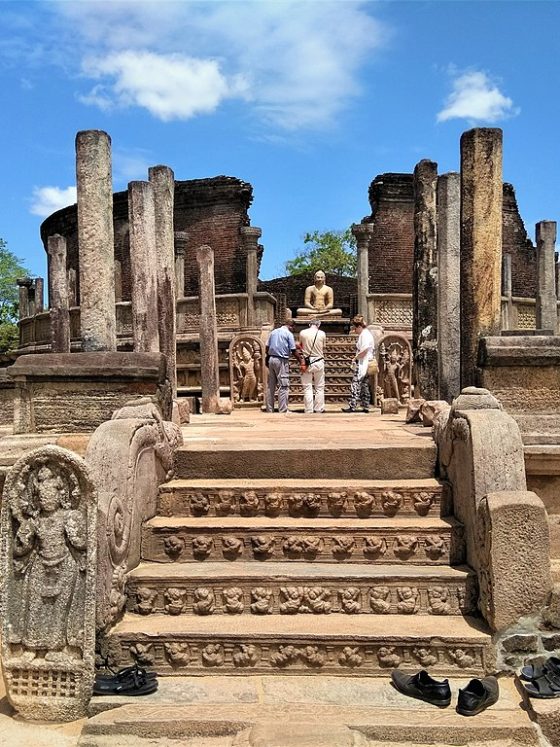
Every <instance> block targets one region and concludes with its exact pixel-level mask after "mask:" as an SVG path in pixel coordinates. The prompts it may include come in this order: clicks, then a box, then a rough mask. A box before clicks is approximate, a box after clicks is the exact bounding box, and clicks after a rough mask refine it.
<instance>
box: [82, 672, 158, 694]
mask: <svg viewBox="0 0 560 747" xmlns="http://www.w3.org/2000/svg"><path fill="white" fill-rule="evenodd" d="M118 674H119V673H117V675H115V676H114V677H112V678H110V677H107V678H105V679H102V678H99V677H96V679H95V682H94V683H93V694H94V695H150V694H151V693H155V691H156V690H157V689H158V681H157V679H156V677H155V675H154V674H153V673H152V676H148V675H146V674H138V673H137V672H136V671H132V672H130V674H129V676H128V677H122V676H121V679H117V676H118Z"/></svg>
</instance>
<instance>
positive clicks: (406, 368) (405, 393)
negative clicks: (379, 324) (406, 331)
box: [379, 335, 411, 404]
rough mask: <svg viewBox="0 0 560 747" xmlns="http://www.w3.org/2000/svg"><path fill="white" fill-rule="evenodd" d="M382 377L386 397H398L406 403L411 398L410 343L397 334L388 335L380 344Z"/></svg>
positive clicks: (383, 392)
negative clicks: (399, 337)
mask: <svg viewBox="0 0 560 747" xmlns="http://www.w3.org/2000/svg"><path fill="white" fill-rule="evenodd" d="M379 358H380V364H381V365H380V374H381V375H380V379H381V385H382V386H381V388H382V394H383V398H384V399H391V398H394V399H397V400H398V401H399V402H400V403H401V404H406V403H407V402H408V400H409V399H410V361H411V358H410V350H409V344H408V342H407V341H406V340H405V338H402V341H401V340H399V339H397V336H396V335H393V336H390V335H388V336H386V337H385V338H384V339H382V341H381V343H380V345H379Z"/></svg>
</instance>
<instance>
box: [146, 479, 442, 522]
mask: <svg viewBox="0 0 560 747" xmlns="http://www.w3.org/2000/svg"><path fill="white" fill-rule="evenodd" d="M446 504H447V490H446V487H445V486H444V485H442V484H440V483H438V482H437V480H434V479H427V480H362V481H354V482H351V481H349V480H322V481H321V482H320V483H318V482H317V480H252V481H251V482H249V481H247V480H172V481H170V482H168V483H165V484H163V485H162V486H161V487H160V489H159V496H158V513H159V514H160V515H163V516H200V517H204V516H231V515H236V516H238V515H240V516H272V517H273V516H288V515H289V516H293V517H296V518H297V517H301V516H307V517H310V518H311V517H316V516H333V517H339V516H345V517H354V516H356V517H357V518H368V517H369V516H395V515H398V516H403V515H411V516H416V517H417V516H439V515H440V512H441V508H442V505H443V507H444V511H443V513H444V514H445V513H446V510H445V509H446V508H447V506H446Z"/></svg>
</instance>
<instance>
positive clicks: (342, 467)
mask: <svg viewBox="0 0 560 747" xmlns="http://www.w3.org/2000/svg"><path fill="white" fill-rule="evenodd" d="M338 416H340V417H341V418H342V417H343V416H342V413H339V414H338ZM275 417H276V418H278V426H281V425H282V424H284V423H285V422H286V421H285V416H281V415H278V414H277V415H276V416H275ZM300 417H301V418H302V420H297V426H298V427H299V428H301V429H305V428H306V427H307V426H306V423H305V422H304V420H303V418H304V416H303V415H302V416H299V415H297V414H295V415H293V416H292V418H293V419H294V420H295V419H297V418H300ZM317 417H325V418H329V420H330V422H331V423H332V418H333V417H335V416H329V415H325V416H317ZM345 417H347V418H354V419H355V420H353V421H352V422H356V423H358V422H360V423H361V422H362V420H363V421H364V422H365V419H367V418H368V417H373V416H370V415H356V414H353V415H348V416H345ZM356 419H360V420H356ZM314 423H315V421H314ZM331 427H332V425H331ZM250 435H251V434H250V433H242V434H241V433H240V434H239V441H238V442H236V444H230V443H227V444H225V443H224V444H220V443H219V442H218V443H212V448H209V443H208V441H207V440H201V441H196V440H193V441H190V442H189V441H187V443H186V444H185V445H183V446H181V447H179V448H178V449H177V452H176V465H177V477H179V478H185V479H186V478H188V479H193V478H219V479H235V478H239V479H247V480H250V479H260V478H275V479H277V478H283V477H285V476H286V475H290V477H292V478H305V479H310V478H319V479H321V480H323V479H338V480H341V479H348V478H350V479H352V480H385V479H394V478H395V476H396V475H398V476H399V478H400V479H402V480H408V479H423V478H426V477H433V476H434V470H435V461H436V454H437V449H436V445H435V443H434V442H433V440H432V439H431V438H429V439H428V438H420V437H415V438H414V439H413V438H412V437H411V438H410V439H407V440H406V441H405V440H404V439H401V440H399V441H395V440H393V439H392V437H391V436H389V437H386V441H385V442H384V443H372V442H371V441H368V440H367V438H366V437H364V439H363V441H362V442H360V441H359V440H358V439H359V435H360V432H359V430H357V431H356V436H355V437H352V438H349V437H347V443H341V442H340V441H338V442H335V441H334V439H333V438H332V436H331V437H328V438H325V440H321V439H319V438H312V437H310V438H309V442H308V443H307V445H306V447H305V448H304V449H302V448H301V447H298V446H297V445H295V442H294V445H290V444H288V445H286V446H273V445H271V444H266V448H265V447H264V446H263V445H262V444H260V443H253V442H252V441H249V440H244V439H247V437H248V436H249V437H250ZM348 442H349V443H348Z"/></svg>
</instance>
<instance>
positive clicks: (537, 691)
mask: <svg viewBox="0 0 560 747" xmlns="http://www.w3.org/2000/svg"><path fill="white" fill-rule="evenodd" d="M522 684H523V689H524V690H525V692H526V693H527V694H528V695H529V696H530V697H531V698H543V699H545V698H560V682H559V681H557V680H554V678H553V677H550V676H547V675H546V674H545V675H543V676H542V677H537V678H536V679H533V680H531V682H523V683H522Z"/></svg>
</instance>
